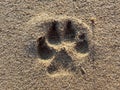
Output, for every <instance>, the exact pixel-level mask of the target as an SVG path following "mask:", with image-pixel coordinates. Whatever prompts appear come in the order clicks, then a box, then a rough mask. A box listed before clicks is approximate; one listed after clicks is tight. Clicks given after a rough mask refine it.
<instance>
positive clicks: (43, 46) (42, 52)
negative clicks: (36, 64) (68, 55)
mask: <svg viewBox="0 0 120 90" xmlns="http://www.w3.org/2000/svg"><path fill="white" fill-rule="evenodd" d="M37 48H38V54H39V56H40V58H42V59H49V58H50V57H52V56H53V54H54V52H55V50H53V49H52V48H50V47H48V45H47V43H46V42H45V37H40V38H39V39H38V47H37Z"/></svg>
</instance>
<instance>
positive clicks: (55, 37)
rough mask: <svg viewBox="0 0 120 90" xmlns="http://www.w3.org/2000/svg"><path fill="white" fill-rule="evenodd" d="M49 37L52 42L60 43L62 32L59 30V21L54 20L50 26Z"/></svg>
mask: <svg viewBox="0 0 120 90" xmlns="http://www.w3.org/2000/svg"><path fill="white" fill-rule="evenodd" d="M47 39H48V41H49V43H51V44H58V43H60V41H61V40H60V34H59V31H58V22H57V21H54V22H52V26H51V27H50V28H49V30H48V33H47Z"/></svg>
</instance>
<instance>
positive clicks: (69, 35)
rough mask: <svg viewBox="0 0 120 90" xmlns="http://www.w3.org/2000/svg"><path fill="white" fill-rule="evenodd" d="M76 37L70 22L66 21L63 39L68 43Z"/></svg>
mask: <svg viewBox="0 0 120 90" xmlns="http://www.w3.org/2000/svg"><path fill="white" fill-rule="evenodd" d="M75 36H76V31H75V29H74V27H73V25H72V22H71V21H69V20H68V21H67V23H66V26H65V28H64V38H65V39H66V40H69V41H73V40H74V39H75Z"/></svg>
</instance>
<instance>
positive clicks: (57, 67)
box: [37, 18, 91, 74]
mask: <svg viewBox="0 0 120 90" xmlns="http://www.w3.org/2000/svg"><path fill="white" fill-rule="evenodd" d="M46 27H47V31H46V33H45V35H43V36H41V37H39V38H38V40H37V51H38V56H39V58H40V59H42V60H44V62H46V60H51V62H50V64H49V65H48V66H47V72H48V73H49V74H55V73H58V72H61V71H65V72H66V71H68V72H74V71H76V69H77V67H76V65H75V62H81V63H82V62H84V60H85V59H86V57H87V56H88V55H89V53H90V40H91V32H90V30H89V28H88V26H87V25H86V24H84V23H82V22H79V21H77V20H74V19H73V20H72V19H71V18H69V19H55V20H51V21H50V22H49V26H46ZM81 72H82V73H83V74H84V73H85V72H84V70H82V68H81Z"/></svg>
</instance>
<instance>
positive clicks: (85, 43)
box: [75, 34, 89, 53]
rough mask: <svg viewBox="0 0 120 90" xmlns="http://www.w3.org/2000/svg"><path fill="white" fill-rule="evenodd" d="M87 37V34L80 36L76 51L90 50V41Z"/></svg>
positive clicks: (84, 51)
mask: <svg viewBox="0 0 120 90" xmlns="http://www.w3.org/2000/svg"><path fill="white" fill-rule="evenodd" d="M85 38H86V36H85V34H82V35H80V36H79V42H78V43H77V44H76V46H75V49H76V51H78V52H81V53H86V52H88V51H89V48H88V41H87V40H86V39H85Z"/></svg>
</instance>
